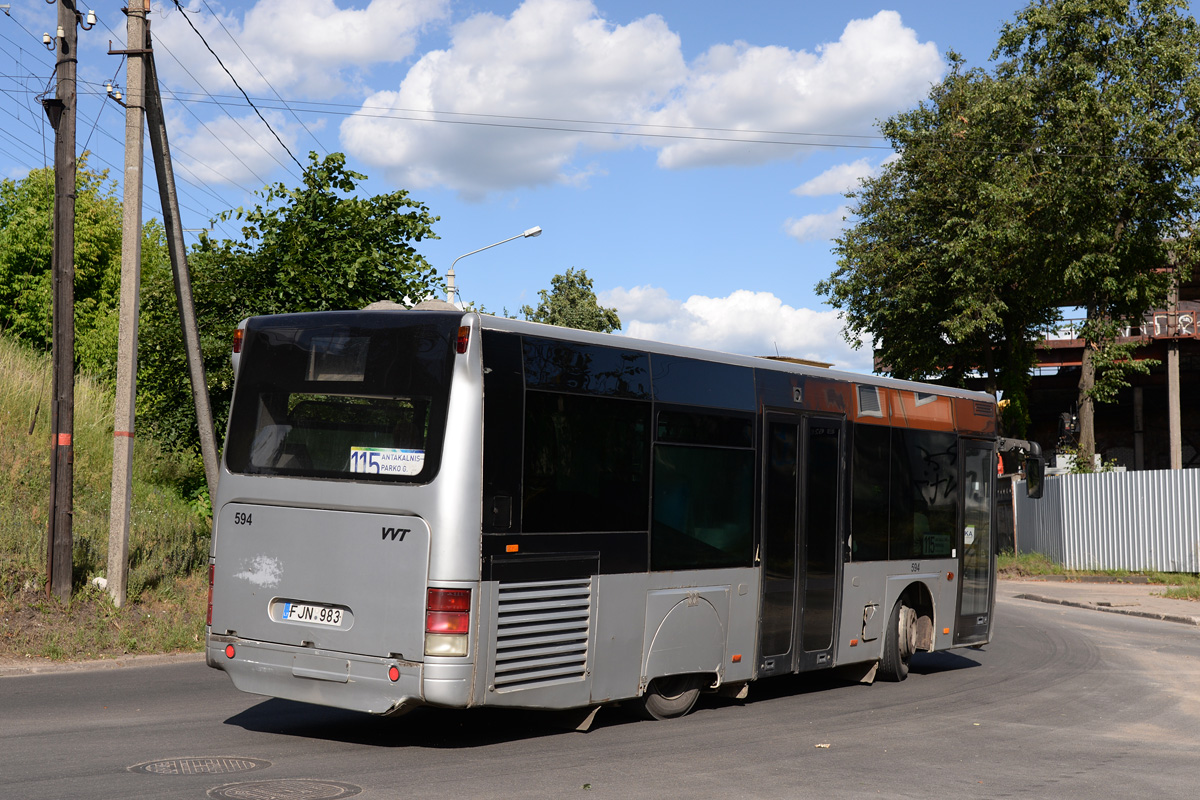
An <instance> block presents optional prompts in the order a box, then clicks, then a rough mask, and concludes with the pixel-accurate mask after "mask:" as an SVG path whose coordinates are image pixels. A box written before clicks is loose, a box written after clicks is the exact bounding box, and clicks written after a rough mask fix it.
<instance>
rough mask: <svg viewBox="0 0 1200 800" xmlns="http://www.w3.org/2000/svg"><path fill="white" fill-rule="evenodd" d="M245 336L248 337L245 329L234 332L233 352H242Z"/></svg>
mask: <svg viewBox="0 0 1200 800" xmlns="http://www.w3.org/2000/svg"><path fill="white" fill-rule="evenodd" d="M245 335H246V330H245V329H244V328H238V329H237V330H236V331H234V332H233V352H235V353H240V352H242V337H244V336H245Z"/></svg>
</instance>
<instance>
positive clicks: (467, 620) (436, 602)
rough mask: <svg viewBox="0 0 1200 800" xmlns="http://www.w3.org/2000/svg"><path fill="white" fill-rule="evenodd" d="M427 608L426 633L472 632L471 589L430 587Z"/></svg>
mask: <svg viewBox="0 0 1200 800" xmlns="http://www.w3.org/2000/svg"><path fill="white" fill-rule="evenodd" d="M427 608H428V610H427V611H426V613H425V632H426V633H468V632H470V630H471V614H470V611H471V590H470V589H430V590H429V595H428V601H427Z"/></svg>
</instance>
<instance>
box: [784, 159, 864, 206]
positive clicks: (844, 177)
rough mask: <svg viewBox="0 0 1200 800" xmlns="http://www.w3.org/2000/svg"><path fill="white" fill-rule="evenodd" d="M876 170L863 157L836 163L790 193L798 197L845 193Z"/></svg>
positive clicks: (856, 186)
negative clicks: (847, 162)
mask: <svg viewBox="0 0 1200 800" xmlns="http://www.w3.org/2000/svg"><path fill="white" fill-rule="evenodd" d="M876 172H877V170H876V169H875V168H874V167H872V166H871V162H870V161H868V160H867V159H865V158H860V159H859V160H858V161H855V162H853V163H850V164H838V165H837V166H835V167H830V168H829V169H827V170H825V171H824V172H822V173H821V174H820V175H818V176H817V177H815V178H812V179H810V180H807V181H805V182H804V183H802V184H800V185H799V186H797V187H796V188H795V189H792V194H795V195H799V196H800V197H822V196H824V195H829V194H843V195H844V194H845V193H846V192H848V191H851V190H852V189H856V188H858V183H859V181H861V180H862V179H863V178H870V177H872V176H874V175H875V174H876Z"/></svg>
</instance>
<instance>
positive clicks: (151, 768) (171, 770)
mask: <svg viewBox="0 0 1200 800" xmlns="http://www.w3.org/2000/svg"><path fill="white" fill-rule="evenodd" d="M269 766H271V762H270V761H264V760H263V759H261V758H237V757H231V756H217V757H215V758H161V759H158V760H157V761H146V762H144V763H142V764H134V765H133V766H132V767H130V768H129V771H130V772H147V773H150V774H152V775H227V774H229V773H231V772H249V771H250V770H252V769H262V768H263V767H269Z"/></svg>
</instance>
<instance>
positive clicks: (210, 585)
mask: <svg viewBox="0 0 1200 800" xmlns="http://www.w3.org/2000/svg"><path fill="white" fill-rule="evenodd" d="M215 569H216V565H215V564H209V565H208V620H207V622H205V623H204V624H205V625H207V626H208V627H210V628H211V627H212V590H213V571H214V570H215Z"/></svg>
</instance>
